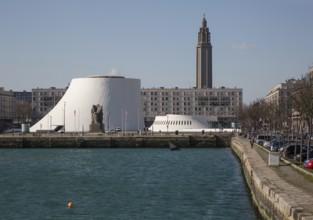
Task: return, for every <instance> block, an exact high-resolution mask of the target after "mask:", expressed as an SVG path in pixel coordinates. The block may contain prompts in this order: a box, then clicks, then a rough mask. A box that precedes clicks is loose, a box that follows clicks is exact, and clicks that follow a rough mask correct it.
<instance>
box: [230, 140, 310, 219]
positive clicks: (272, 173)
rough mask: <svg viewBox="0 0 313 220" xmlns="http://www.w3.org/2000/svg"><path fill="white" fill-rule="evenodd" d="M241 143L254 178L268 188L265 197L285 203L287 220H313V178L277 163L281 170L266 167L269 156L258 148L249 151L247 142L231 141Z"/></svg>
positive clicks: (255, 146) (256, 146) (274, 167)
mask: <svg viewBox="0 0 313 220" xmlns="http://www.w3.org/2000/svg"><path fill="white" fill-rule="evenodd" d="M233 141H235V142H237V143H240V145H241V146H242V148H243V151H244V153H245V154H246V155H247V160H249V163H250V164H251V168H252V169H253V172H254V174H255V175H256V176H257V177H258V178H259V179H260V184H261V185H266V186H267V187H269V191H268V193H269V195H268V197H273V198H275V199H277V202H278V198H276V194H277V195H279V199H280V200H284V203H285V205H284V207H281V208H282V209H284V210H290V213H289V219H306V220H307V219H310V220H311V219H312V220H313V182H312V178H311V179H310V178H308V177H306V176H305V175H304V174H301V173H299V171H297V170H295V169H294V168H293V167H292V166H290V165H287V164H285V163H284V162H281V163H280V166H268V163H267V162H268V153H267V152H266V151H264V150H263V149H261V147H260V146H258V145H256V144H255V145H254V147H253V148H251V146H250V143H249V140H247V139H244V138H241V137H234V139H233Z"/></svg>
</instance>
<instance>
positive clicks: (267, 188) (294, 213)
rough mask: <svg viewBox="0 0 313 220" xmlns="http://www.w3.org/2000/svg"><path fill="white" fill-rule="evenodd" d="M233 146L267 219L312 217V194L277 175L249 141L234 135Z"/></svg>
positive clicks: (259, 206) (262, 212)
mask: <svg viewBox="0 0 313 220" xmlns="http://www.w3.org/2000/svg"><path fill="white" fill-rule="evenodd" d="M255 147H256V146H255ZM231 148H232V149H233V151H234V152H235V154H236V155H237V156H238V158H239V159H240V161H241V164H242V170H243V173H244V176H245V179H246V183H247V185H248V187H249V189H250V192H251V196H252V199H253V202H254V204H255V205H256V206H257V208H258V210H259V212H260V214H261V215H262V217H263V218H264V219H297V220H300V219H301V220H309V219H310V220H312V219H313V212H312V210H310V209H308V208H307V207H306V204H312V201H313V200H312V197H311V196H309V195H307V194H305V193H304V192H303V191H301V190H300V189H298V188H296V187H294V186H292V185H290V184H288V183H287V182H285V181H284V180H282V179H281V178H280V177H278V175H277V174H276V173H275V172H274V171H273V170H272V169H271V168H270V167H269V166H268V165H267V164H266V163H265V162H264V161H263V160H262V159H261V158H260V157H259V155H257V154H258V153H257V152H256V151H255V150H254V149H252V148H251V147H250V143H249V142H248V141H246V140H243V139H241V138H240V137H234V138H232V141H231Z"/></svg>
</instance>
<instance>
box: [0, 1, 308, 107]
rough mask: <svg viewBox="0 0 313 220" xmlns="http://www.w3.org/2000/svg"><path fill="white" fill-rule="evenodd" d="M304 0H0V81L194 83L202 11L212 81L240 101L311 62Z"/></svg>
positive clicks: (19, 84) (28, 85) (20, 86)
mask: <svg viewBox="0 0 313 220" xmlns="http://www.w3.org/2000/svg"><path fill="white" fill-rule="evenodd" d="M312 9H313V1H311V0H236V1H231V0H228V1H227V0H192V1H191V0H171V1H170V0H158V1H152V0H151V1H149V0H132V1H128V0H84V1H80V0H53V1H52V0H51V1H48V0H27V1H24V0H0V27H1V34H0V77H1V78H0V79H1V80H0V87H5V89H6V90H18V91H20V90H28V91H30V90H31V89H32V88H37V87H41V88H46V87H51V86H54V87H58V88H64V87H65V86H67V84H68V83H69V82H70V80H71V79H72V78H78V77H86V76H89V75H108V74H117V75H122V76H125V77H130V78H139V79H141V86H142V87H145V88H149V87H160V86H164V87H170V88H171V87H176V86H177V87H180V88H189V87H193V86H195V79H196V76H195V72H196V44H197V35H198V31H199V28H200V26H201V21H202V18H203V14H204V13H205V17H206V19H207V24H208V27H209V30H210V32H211V43H212V45H213V86H214V87H221V86H225V87H230V88H234V87H237V88H242V89H243V96H244V103H247V104H249V103H250V102H251V101H254V100H256V99H259V98H263V97H265V95H266V94H267V92H268V91H269V90H270V89H271V88H273V87H274V86H275V85H277V84H279V83H281V82H284V81H285V80H287V79H289V78H292V77H294V78H300V77H301V76H302V75H304V74H305V73H306V72H307V71H308V66H309V65H312V64H313V28H312V21H313V13H312Z"/></svg>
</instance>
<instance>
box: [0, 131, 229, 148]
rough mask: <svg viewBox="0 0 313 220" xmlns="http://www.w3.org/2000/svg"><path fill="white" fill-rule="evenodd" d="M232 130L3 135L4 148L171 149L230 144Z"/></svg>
mask: <svg viewBox="0 0 313 220" xmlns="http://www.w3.org/2000/svg"><path fill="white" fill-rule="evenodd" d="M231 137H232V134H231V133H216V134H212V133H210V134H179V135H175V134H162V135H160V134H153V135H152V134H150V135H139V134H113V135H108V134H103V133H98V134H92V133H86V134H84V135H82V134H68V133H66V134H36V133H34V134H14V135H2V136H0V148H57V147H60V148H71V147H72V148H75V147H76V148H118V147H123V148H132V147H138V148H145V147H146V148H168V147H169V141H170V142H172V143H174V144H175V145H176V146H177V147H180V148H186V147H195V148H197V147H199V148H201V147H230V141H231Z"/></svg>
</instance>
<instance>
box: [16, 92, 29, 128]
mask: <svg viewBox="0 0 313 220" xmlns="http://www.w3.org/2000/svg"><path fill="white" fill-rule="evenodd" d="M13 94H14V97H15V100H16V115H15V118H14V124H15V127H20V124H21V123H31V115H32V92H27V91H25V90H24V91H22V92H20V91H13Z"/></svg>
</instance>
